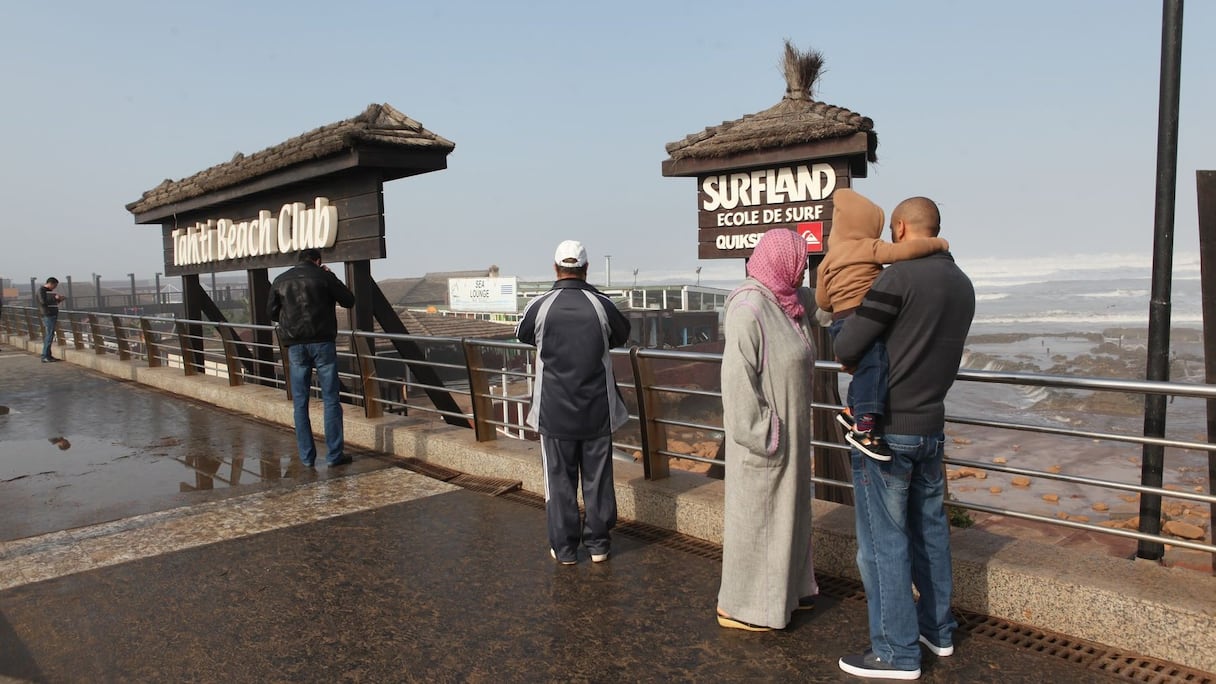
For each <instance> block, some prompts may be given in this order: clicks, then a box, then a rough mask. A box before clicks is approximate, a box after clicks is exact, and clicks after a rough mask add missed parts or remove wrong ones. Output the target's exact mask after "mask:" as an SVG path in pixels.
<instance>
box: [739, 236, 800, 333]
mask: <svg viewBox="0 0 1216 684" xmlns="http://www.w3.org/2000/svg"><path fill="white" fill-rule="evenodd" d="M805 271H806V239H805V238H803V237H802V236H801V235H799V234H798V233H795V232H794V231H792V230H789V229H788V228H773V229H772V230H769V231H768V232H766V233H765V234H764V235H761V236H760V241H759V242H757V243H756V248H755V249H754V250H752V257H751V259H750V260H748V262H747V274H748V275H749V276H751V277H753V278H755V279H756V280H759V281H760V282H761V283H763V284H764V286H765V287H767V288H768V289H769V290H770V291H771V292H772V293H773V294H774V295H776V296H777V303H778V304H779V305H781V310H782V311H784V312H785V315H787V316H789V317H790V318H792V319H794V320H798V319H800V318H802V316H803V314H805V313H806V311H805V310H804V309H803V307H802V302H801V301H799V300H798V293H797V289H798V287H799V286H800V285H802V274H803V272H805Z"/></svg>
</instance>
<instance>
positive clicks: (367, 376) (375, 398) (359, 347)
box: [288, 331, 384, 418]
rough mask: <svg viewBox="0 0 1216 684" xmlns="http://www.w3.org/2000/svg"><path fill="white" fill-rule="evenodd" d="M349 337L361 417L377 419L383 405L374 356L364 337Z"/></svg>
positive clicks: (352, 335) (355, 335)
mask: <svg viewBox="0 0 1216 684" xmlns="http://www.w3.org/2000/svg"><path fill="white" fill-rule="evenodd" d="M350 336H351V346H352V347H354V349H355V359H356V362H357V363H358V364H359V380H360V382H361V385H362V393H363V415H364V416H366V417H368V418H379V417H380V416H383V415H384V405H383V404H381V403H380V380H379V379H378V378H377V377H376V355H375V354H373V353H372V349H371V345H370V344H368V343H367V338H366V337H363V336H361V335H358V334H356V333H354V332H353V331H352V332H351V334H350ZM288 384H290V383H288Z"/></svg>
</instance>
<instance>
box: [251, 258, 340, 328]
mask: <svg viewBox="0 0 1216 684" xmlns="http://www.w3.org/2000/svg"><path fill="white" fill-rule="evenodd" d="M354 303H355V295H354V294H352V293H351V291H350V290H348V289H347V288H346V286H345V285H343V284H342V281H340V280H338V277H337V276H335V275H334V274H333V273H330V272H329V271H326V270H325V269H323V268H321V267H320V266H318V265H316V264H314V263H312V262H311V261H301V262H300V263H298V264H296V265H295V267H293V268H292V269H291V270H289V271H287V272H286V273H283V274H282V275H280V276H279V277H278V278H275V279H274V284H273V285H271V286H270V300H269V302H267V309H268V310H269V312H270V320H272V321H275V322H276V323H278V324H279V325H278V331H279V341H280V342H282V343H283V344H284V345H285V346H291V345H293V344H309V343H312V342H333V341H334V340H335V339H337V337H338V314H337V312H335V311H334V306H335V305H337V304H340V305H342V306H344V307H346V308H348V309H349V308H350V307H351V306H353V305H354Z"/></svg>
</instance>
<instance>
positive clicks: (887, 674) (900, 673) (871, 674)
mask: <svg viewBox="0 0 1216 684" xmlns="http://www.w3.org/2000/svg"><path fill="white" fill-rule="evenodd" d="M836 664H837V665H839V666H840V669H842V670H844V671H845V672H848V673H849V674H851V675H856V676H858V677H864V678H866V679H899V680H902V681H914V680H917V679H920V669H919V668H917V669H915V670H872V669H870V668H866V667H853V666H852V665H850V664H848V663H846V662H845V661H844V658H841V659H840V660H839V661H837V662H836Z"/></svg>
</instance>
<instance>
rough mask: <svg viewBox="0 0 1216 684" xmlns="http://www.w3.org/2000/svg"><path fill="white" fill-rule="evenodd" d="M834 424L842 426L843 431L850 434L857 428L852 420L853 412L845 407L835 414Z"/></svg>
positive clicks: (855, 422)
mask: <svg viewBox="0 0 1216 684" xmlns="http://www.w3.org/2000/svg"><path fill="white" fill-rule="evenodd" d="M836 422H837V423H840V424H841V425H843V426H844V429H846V430H848V431H849V432H852V431H853V430H854V429H855V428H856V427H857V421H855V420H853V412H852V411H850V410H849V407H848V406H846V407H844V408H843V409H841V410H840V411H838V412H837V413H836Z"/></svg>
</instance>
